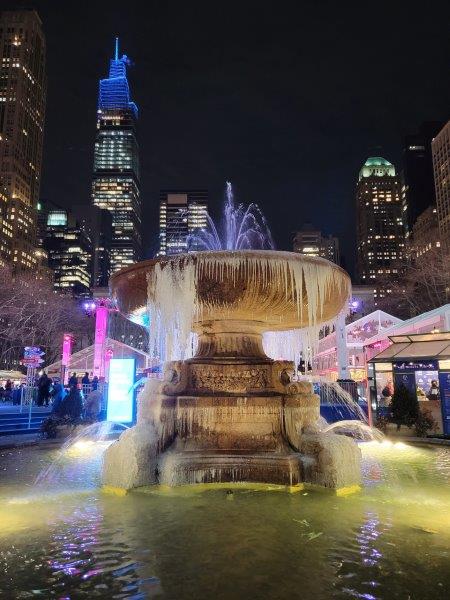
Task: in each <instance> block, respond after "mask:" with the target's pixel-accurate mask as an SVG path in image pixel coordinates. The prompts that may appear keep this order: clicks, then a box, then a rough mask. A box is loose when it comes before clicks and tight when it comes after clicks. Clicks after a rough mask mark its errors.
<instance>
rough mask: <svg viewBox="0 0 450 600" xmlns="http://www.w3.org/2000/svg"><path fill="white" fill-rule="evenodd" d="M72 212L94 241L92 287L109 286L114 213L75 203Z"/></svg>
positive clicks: (92, 241)
mask: <svg viewBox="0 0 450 600" xmlns="http://www.w3.org/2000/svg"><path fill="white" fill-rule="evenodd" d="M72 212H73V214H74V215H75V217H76V219H77V220H78V222H79V223H80V224H81V225H82V226H83V229H84V230H85V231H86V233H87V234H88V236H89V239H90V240H91V243H92V264H91V266H92V274H91V285H92V287H105V288H107V287H108V283H109V277H110V275H111V244H112V238H113V225H112V214H111V212H110V211H109V210H106V209H103V210H102V209H100V208H98V207H97V206H86V205H75V206H73V207H72Z"/></svg>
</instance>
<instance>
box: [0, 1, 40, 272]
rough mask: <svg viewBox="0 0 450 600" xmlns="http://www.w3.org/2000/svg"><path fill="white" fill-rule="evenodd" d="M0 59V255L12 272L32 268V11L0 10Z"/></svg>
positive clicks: (35, 54)
mask: <svg viewBox="0 0 450 600" xmlns="http://www.w3.org/2000/svg"><path fill="white" fill-rule="evenodd" d="M0 58H1V64H0V205H1V207H0V249H1V252H0V254H1V255H2V260H3V262H11V263H12V264H13V265H14V267H15V268H16V269H19V270H20V269H33V270H35V269H37V268H38V269H39V267H40V253H39V252H38V251H37V249H36V208H37V203H38V198H39V186H40V180H41V164H42V143H43V135H44V116H45V98H46V77H45V37H44V33H43V31H42V23H41V20H40V18H39V16H38V14H37V13H36V12H35V11H34V10H18V11H1V13H0Z"/></svg>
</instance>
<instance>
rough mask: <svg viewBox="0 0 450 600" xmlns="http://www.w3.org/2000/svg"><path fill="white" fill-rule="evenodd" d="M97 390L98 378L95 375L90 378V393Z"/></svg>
mask: <svg viewBox="0 0 450 600" xmlns="http://www.w3.org/2000/svg"><path fill="white" fill-rule="evenodd" d="M97 388H98V377H97V375H94V377H93V378H92V391H94V390H96V389H97Z"/></svg>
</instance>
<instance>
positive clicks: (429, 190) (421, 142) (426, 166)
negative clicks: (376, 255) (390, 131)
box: [401, 121, 443, 238]
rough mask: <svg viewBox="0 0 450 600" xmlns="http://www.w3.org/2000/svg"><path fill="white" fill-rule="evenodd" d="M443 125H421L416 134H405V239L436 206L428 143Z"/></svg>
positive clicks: (403, 185)
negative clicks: (430, 207) (424, 213)
mask: <svg viewBox="0 0 450 600" xmlns="http://www.w3.org/2000/svg"><path fill="white" fill-rule="evenodd" d="M442 125H443V123H441V122H436V121H430V122H425V123H422V125H421V126H420V127H419V130H418V132H417V133H415V134H412V135H407V136H406V137H405V141H404V146H403V171H402V174H401V184H402V190H401V194H402V209H403V216H404V225H405V232H406V238H409V236H410V235H411V231H412V228H413V227H414V224H415V222H416V220H417V218H418V217H419V215H421V214H422V213H423V211H424V210H426V209H427V208H428V207H429V206H432V205H434V204H435V203H436V199H435V190H434V177H433V157H432V151H431V143H432V140H433V138H434V137H435V136H436V134H437V133H438V132H439V131H440V130H441V128H442Z"/></svg>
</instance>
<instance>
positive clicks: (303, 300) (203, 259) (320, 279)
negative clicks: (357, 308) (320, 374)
mask: <svg viewBox="0 0 450 600" xmlns="http://www.w3.org/2000/svg"><path fill="white" fill-rule="evenodd" d="M201 280H209V281H212V282H213V283H214V282H217V283H218V284H223V283H224V282H226V283H227V285H228V286H230V285H231V286H234V287H235V288H236V289H238V286H239V285H241V284H242V282H245V287H244V289H243V295H244V296H245V299H244V300H245V309H246V310H247V311H248V312H249V313H250V314H251V312H252V310H254V311H258V312H262V310H263V309H265V312H266V313H267V317H266V319H267V321H268V327H267V329H270V326H269V323H271V322H272V321H273V317H272V314H271V313H272V312H273V311H274V310H276V309H277V307H276V306H274V302H273V294H274V290H276V292H277V293H278V296H277V297H279V298H281V300H283V301H284V302H289V303H291V304H293V305H294V308H295V310H296V313H297V319H298V321H299V322H300V323H306V326H305V327H303V328H302V329H301V330H300V329H294V330H292V329H291V330H290V331H287V332H282V333H281V334H280V333H271V334H268V335H267V336H266V345H265V347H266V351H267V352H268V353H269V355H270V356H272V357H274V358H280V357H282V358H286V359H288V358H289V359H294V358H295V357H294V356H292V350H291V355H289V356H288V354H289V351H288V349H289V348H290V349H292V348H297V346H298V347H299V350H300V349H301V348H303V349H304V352H306V350H307V349H309V351H311V352H312V351H313V350H314V348H315V347H316V345H317V341H318V336H319V331H320V329H321V327H323V326H324V325H325V324H329V323H324V319H323V308H324V304H325V300H326V298H329V297H330V295H331V294H333V293H337V292H338V293H339V292H342V286H347V287H346V290H345V295H346V297H349V295H350V282H349V280H347V279H346V278H343V277H342V274H341V273H340V272H339V270H338V269H337V268H336V267H335V265H332V264H331V263H329V262H328V261H325V260H321V259H317V258H316V259H315V260H308V259H306V258H305V257H303V256H300V255H295V254H293V253H290V252H275V251H264V250H262V251H258V250H248V251H240V252H212V253H210V252H196V253H192V254H181V255H178V256H174V257H171V258H170V259H168V260H164V261H160V262H158V263H157V264H156V265H155V268H154V270H153V271H152V272H151V273H150V275H149V279H148V310H149V320H150V348H151V353H152V354H153V355H154V356H157V357H159V358H160V359H162V360H184V359H186V358H188V357H189V356H190V355H191V354H192V350H193V345H194V341H193V339H192V332H193V330H194V323H195V322H199V321H201V320H202V317H203V314H204V313H206V312H209V313H211V312H213V311H214V310H218V309H220V311H221V312H222V313H223V312H224V311H225V312H226V310H227V308H228V309H229V310H230V314H231V313H232V312H233V309H234V307H235V305H236V300H235V299H234V298H233V299H232V300H227V298H226V294H217V293H215V294H214V293H213V294H207V293H206V295H205V296H203V297H202V298H201V299H200V298H199V293H198V292H199V282H200V281H201ZM274 282H277V285H276V287H275V286H274ZM280 290H281V291H282V293H281V294H279V291H280ZM264 297H265V298H266V301H267V306H265V305H264V304H265V303H263V305H261V299H262V298H264ZM238 302H239V300H238ZM347 304H348V302H347V300H346V301H345V304H344V306H347ZM271 319H272V321H271ZM279 319H280V324H279V326H278V324H276V329H278V328H279V329H280V330H282V329H285V328H286V329H288V327H287V326H283V321H282V317H281V316H280V317H279ZM283 347H284V349H283ZM279 354H283V356H278V355H279Z"/></svg>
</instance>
